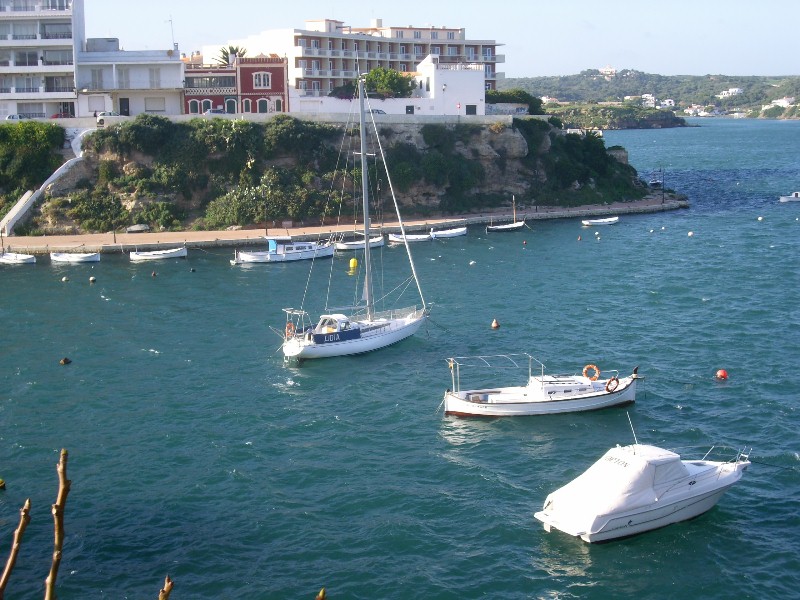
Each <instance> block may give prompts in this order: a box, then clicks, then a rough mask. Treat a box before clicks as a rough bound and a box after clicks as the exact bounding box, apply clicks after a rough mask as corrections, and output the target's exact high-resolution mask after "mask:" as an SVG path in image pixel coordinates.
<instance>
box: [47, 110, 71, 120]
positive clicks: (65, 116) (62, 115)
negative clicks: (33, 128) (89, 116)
mask: <svg viewBox="0 0 800 600" xmlns="http://www.w3.org/2000/svg"><path fill="white" fill-rule="evenodd" d="M50 118H51V119H71V118H72V115H71V114H69V113H68V112H60V113H56V114H54V115H53V116H51V117H50Z"/></svg>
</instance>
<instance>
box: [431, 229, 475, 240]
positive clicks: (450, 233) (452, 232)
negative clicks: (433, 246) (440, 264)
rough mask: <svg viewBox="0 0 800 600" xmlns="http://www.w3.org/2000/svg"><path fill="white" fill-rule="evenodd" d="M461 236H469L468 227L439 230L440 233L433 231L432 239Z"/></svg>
mask: <svg viewBox="0 0 800 600" xmlns="http://www.w3.org/2000/svg"><path fill="white" fill-rule="evenodd" d="M461 235H467V228H466V227H452V228H450V229H439V230H438V231H437V230H436V229H431V238H433V239H434V240H438V239H441V238H451V237H458V236H461Z"/></svg>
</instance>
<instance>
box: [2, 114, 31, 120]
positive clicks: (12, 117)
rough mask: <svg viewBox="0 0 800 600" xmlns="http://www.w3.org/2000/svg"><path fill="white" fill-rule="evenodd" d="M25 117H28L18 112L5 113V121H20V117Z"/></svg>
mask: <svg viewBox="0 0 800 600" xmlns="http://www.w3.org/2000/svg"><path fill="white" fill-rule="evenodd" d="M27 118H28V117H26V116H24V115H19V114H14V115H6V121H21V120H22V119H27Z"/></svg>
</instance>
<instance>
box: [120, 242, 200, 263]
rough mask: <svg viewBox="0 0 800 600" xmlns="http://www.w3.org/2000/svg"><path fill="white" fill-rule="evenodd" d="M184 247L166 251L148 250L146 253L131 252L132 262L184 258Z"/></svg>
mask: <svg viewBox="0 0 800 600" xmlns="http://www.w3.org/2000/svg"><path fill="white" fill-rule="evenodd" d="M186 254H187V252H186V246H181V247H180V248H168V249H166V250H149V251H146V252H131V260H132V261H135V262H136V261H145V260H161V259H164V258H186Z"/></svg>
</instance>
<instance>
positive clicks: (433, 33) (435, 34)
mask: <svg viewBox="0 0 800 600" xmlns="http://www.w3.org/2000/svg"><path fill="white" fill-rule="evenodd" d="M431 39H432V40H438V39H439V32H438V31H431Z"/></svg>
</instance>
